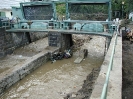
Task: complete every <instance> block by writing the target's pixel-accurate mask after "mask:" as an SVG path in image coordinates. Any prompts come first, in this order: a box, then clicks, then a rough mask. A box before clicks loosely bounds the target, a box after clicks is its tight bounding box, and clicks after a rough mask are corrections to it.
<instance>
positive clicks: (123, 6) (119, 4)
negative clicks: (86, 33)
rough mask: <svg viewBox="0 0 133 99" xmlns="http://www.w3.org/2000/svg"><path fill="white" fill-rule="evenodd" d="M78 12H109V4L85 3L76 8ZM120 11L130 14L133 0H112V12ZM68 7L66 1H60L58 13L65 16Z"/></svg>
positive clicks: (132, 9) (124, 14)
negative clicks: (88, 4) (89, 4)
mask: <svg viewBox="0 0 133 99" xmlns="http://www.w3.org/2000/svg"><path fill="white" fill-rule="evenodd" d="M76 11H77V12H84V11H88V12H87V13H97V12H102V13H107V11H108V10H107V6H103V5H95V6H93V5H91V6H87V5H83V6H80V8H76ZM114 11H119V12H120V13H121V14H122V13H123V16H124V17H126V14H127V15H128V14H129V13H130V12H132V11H133V0H112V12H114ZM65 13H66V9H65V4H64V3H58V4H57V14H58V16H65Z"/></svg>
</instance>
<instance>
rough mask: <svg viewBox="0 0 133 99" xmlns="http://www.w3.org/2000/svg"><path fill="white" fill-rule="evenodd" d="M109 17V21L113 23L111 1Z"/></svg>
mask: <svg viewBox="0 0 133 99" xmlns="http://www.w3.org/2000/svg"><path fill="white" fill-rule="evenodd" d="M108 15H109V21H111V19H112V7H111V1H109V8H108Z"/></svg>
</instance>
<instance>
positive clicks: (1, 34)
mask: <svg viewBox="0 0 133 99" xmlns="http://www.w3.org/2000/svg"><path fill="white" fill-rule="evenodd" d="M28 43H29V38H28V36H27V34H26V33H6V32H5V28H0V57H4V56H5V55H7V54H11V53H12V52H13V50H14V49H16V48H17V47H20V46H23V45H25V44H28Z"/></svg>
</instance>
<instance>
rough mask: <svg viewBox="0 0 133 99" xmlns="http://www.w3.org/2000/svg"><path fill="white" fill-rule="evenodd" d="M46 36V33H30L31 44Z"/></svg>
mask: <svg viewBox="0 0 133 99" xmlns="http://www.w3.org/2000/svg"><path fill="white" fill-rule="evenodd" d="M47 36H48V33H46V32H31V33H30V39H31V42H34V41H36V40H39V39H42V38H44V37H47Z"/></svg>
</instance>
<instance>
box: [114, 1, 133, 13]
mask: <svg viewBox="0 0 133 99" xmlns="http://www.w3.org/2000/svg"><path fill="white" fill-rule="evenodd" d="M122 2H123V3H124V4H122ZM122 7H123V11H124V12H126V13H128V12H131V11H133V0H112V10H122Z"/></svg>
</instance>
